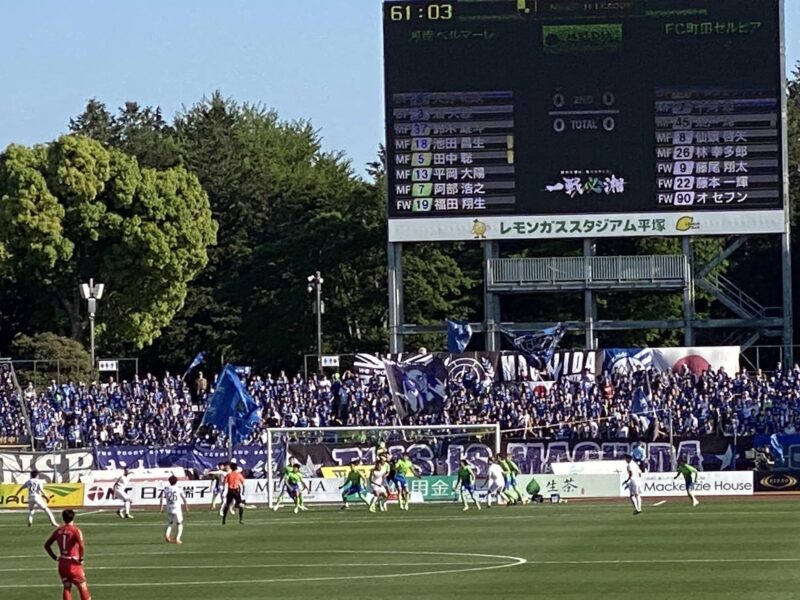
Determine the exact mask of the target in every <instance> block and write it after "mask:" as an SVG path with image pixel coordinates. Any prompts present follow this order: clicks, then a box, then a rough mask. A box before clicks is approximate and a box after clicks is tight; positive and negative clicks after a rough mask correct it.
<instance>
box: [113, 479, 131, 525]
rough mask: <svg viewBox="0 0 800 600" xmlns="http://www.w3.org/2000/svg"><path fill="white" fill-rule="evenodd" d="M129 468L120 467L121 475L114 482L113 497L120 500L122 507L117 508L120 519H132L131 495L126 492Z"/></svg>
mask: <svg viewBox="0 0 800 600" xmlns="http://www.w3.org/2000/svg"><path fill="white" fill-rule="evenodd" d="M130 473H131V472H130V469H128V467H125V468H124V469H122V475H120V477H119V479H117V481H116V482H115V483H114V497H115V498H116V499H117V500H122V507H121V508H120V509H119V510H117V514H118V515H119V518H120V519H132V518H133V515H132V514H131V497H130V495H129V494H128V491H127V489H128V487H129V486H130V484H131V478H130Z"/></svg>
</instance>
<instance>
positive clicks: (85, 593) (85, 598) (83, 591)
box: [78, 583, 92, 600]
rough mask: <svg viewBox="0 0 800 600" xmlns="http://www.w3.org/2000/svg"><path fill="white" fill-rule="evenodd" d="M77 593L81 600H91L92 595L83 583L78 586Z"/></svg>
mask: <svg viewBox="0 0 800 600" xmlns="http://www.w3.org/2000/svg"><path fill="white" fill-rule="evenodd" d="M78 593H79V594H80V595H81V600H92V595H91V594H90V593H89V588H88V587H87V586H86V584H85V583H83V584H81V585H79V586H78Z"/></svg>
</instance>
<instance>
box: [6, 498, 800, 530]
mask: <svg viewBox="0 0 800 600" xmlns="http://www.w3.org/2000/svg"><path fill="white" fill-rule="evenodd" d="M569 506H570V508H567V509H565V510H563V511H559V512H555V511H551V510H550V509H549V508H546V507H542V508H536V509H534V510H532V511H531V512H529V513H528V514H524V515H502V516H500V515H498V516H489V515H483V514H481V515H477V514H476V515H461V516H447V517H412V516H408V515H400V514H398V515H397V516H394V515H385V514H384V515H376V516H371V517H367V516H365V517H359V516H356V517H354V518H351V519H328V518H315V517H313V516H311V517H296V518H295V517H292V518H285V519H281V518H273V519H248V520H246V521H245V523H244V524H245V525H284V524H286V525H288V524H309V525H316V524H324V525H345V524H346V525H353V524H355V525H358V524H363V523H373V522H375V523H377V522H381V523H398V524H400V523H403V524H405V523H440V522H446V521H460V522H462V523H470V524H472V525H475V524H479V523H483V522H490V521H507V520H515V519H522V520H529V519H536V518H546V519H548V520H552V519H559V518H564V519H574V518H575V517H576V516H579V515H575V514H574V513H572V506H573V505H572V504H570V505H569ZM705 506H708V504H705ZM610 509H611V510H610ZM614 509H616V510H614ZM605 510H606V511H607V512H608V513H609V514H608V515H607V516H613V515H614V514H620V515H623V514H624V515H627V514H628V506H627V505H625V506H623V505H622V504H620V505H619V506H616V507H614V506H609V507H605ZM540 511H541V512H540ZM318 514H320V515H323V514H326V513H324V512H322V511H320V512H319V513H318ZM328 514H333V513H332V512H329V513H328ZM671 514H679V513H671ZM680 514H683V515H686V516H689V515H702V516H703V518H705V517H709V516H761V517H764V516H771V515H793V516H797V511H795V510H770V511H769V512H767V513H765V512H764V511H714V510H703V511H696V510H695V511H692V510H691V508H690V507H689V508H688V509H687V510H685V511H681V513H680ZM152 515H153V516H154V517H158V513H152ZM184 516H185V517H186V518H187V519H192V515H191V514H190V515H189V516H187V515H185V514H184ZM580 516H583V515H580ZM586 517H589V515H586ZM140 518H141V519H142V520H141V521H140V522H138V523H130V522H125V524H124V525H122V524H121V522H120V520H119V519H115V520H112V521H105V522H98V521H89V522H84V521H80V522H78V523H77V524H78V525H79V526H80V527H153V525H154V524H155V523H156V522H158V523H159V524H160V523H161V521H163V517H161V518H160V519H159V518H156V519H148V518H147V517H143V518H142V517H140ZM145 519H146V520H145ZM23 521H24V519H23ZM196 522H197V521H196ZM209 522H211V521H209V520H207V519H202V520H200V521H199V523H209ZM19 527H20V525H19V523H17V524H13V523H0V529H11V528H19Z"/></svg>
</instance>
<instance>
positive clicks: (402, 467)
mask: <svg viewBox="0 0 800 600" xmlns="http://www.w3.org/2000/svg"><path fill="white" fill-rule="evenodd" d="M394 468H395V475H394V483H395V486H397V502H398V504H400V510H408V505H409V502H410V500H411V492H410V491H409V489H408V478H409V477H413V476H415V475H419V472H418V471H417V468H416V467H415V466H414V464H413V463H412V462H411V458H410V457H409V454H408V452H403V454H402V456H401V457H400V459H399V460H398V461H397V462H396V463H395V465H394Z"/></svg>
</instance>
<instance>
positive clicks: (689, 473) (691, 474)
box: [675, 457, 700, 506]
mask: <svg viewBox="0 0 800 600" xmlns="http://www.w3.org/2000/svg"><path fill="white" fill-rule="evenodd" d="M681 475H683V480H684V481H685V482H686V495H687V496H689V498H691V500H692V506H697V505H698V504H700V501H699V500H698V499H697V498H696V497H695V495H694V486H695V484H696V483H697V469H695V468H694V467H693V466H692V465H690V464H688V463H687V462H686V459H685V458H683V457H681V458H679V459H678V474H677V475H675V479H677V478H678V477H680V476H681Z"/></svg>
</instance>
